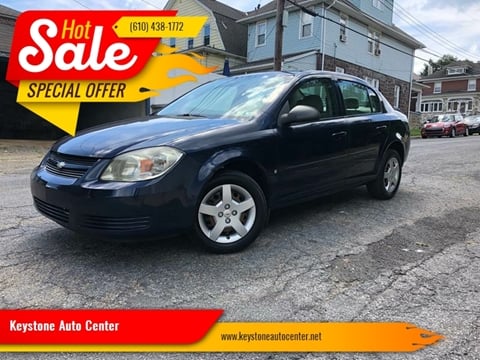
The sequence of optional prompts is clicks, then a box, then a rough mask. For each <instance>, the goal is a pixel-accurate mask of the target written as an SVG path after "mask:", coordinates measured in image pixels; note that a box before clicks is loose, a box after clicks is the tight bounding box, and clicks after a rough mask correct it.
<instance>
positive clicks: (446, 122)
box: [421, 114, 468, 139]
mask: <svg viewBox="0 0 480 360" xmlns="http://www.w3.org/2000/svg"><path fill="white" fill-rule="evenodd" d="M421 134H422V138H423V139H426V138H427V137H432V136H436V137H442V136H450V137H454V136H456V135H463V136H468V126H467V125H466V124H465V123H464V122H463V117H462V115H459V114H443V115H436V116H434V117H433V118H431V119H430V120H428V121H427V122H426V123H425V124H424V125H423V127H422V131H421Z"/></svg>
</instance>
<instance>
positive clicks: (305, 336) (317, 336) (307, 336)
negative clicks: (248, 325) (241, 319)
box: [220, 331, 322, 342]
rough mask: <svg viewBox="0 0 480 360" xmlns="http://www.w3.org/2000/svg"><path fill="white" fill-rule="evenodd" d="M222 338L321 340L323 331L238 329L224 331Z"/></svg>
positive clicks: (248, 340)
mask: <svg viewBox="0 0 480 360" xmlns="http://www.w3.org/2000/svg"><path fill="white" fill-rule="evenodd" d="M220 339H221V340H222V341H227V342H228V341H232V342H255V341H259V342H263V341H305V342H308V341H321V340H322V333H321V332H316V333H304V332H297V333H288V332H286V333H283V332H280V331H279V332H276V333H258V332H253V333H245V332H241V331H238V332H237V333H222V334H220Z"/></svg>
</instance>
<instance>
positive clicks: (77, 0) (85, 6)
mask: <svg viewBox="0 0 480 360" xmlns="http://www.w3.org/2000/svg"><path fill="white" fill-rule="evenodd" d="M73 1H75V2H76V3H77V4H78V5H80V6H82V7H84V8H85V9H88V10H91V9H90V8H89V7H88V6H87V5H84V4H82V3H81V2H80V1H79V0H73Z"/></svg>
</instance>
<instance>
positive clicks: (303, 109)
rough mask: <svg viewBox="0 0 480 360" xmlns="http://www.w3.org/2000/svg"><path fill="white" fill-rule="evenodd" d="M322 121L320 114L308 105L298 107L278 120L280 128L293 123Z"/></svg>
mask: <svg viewBox="0 0 480 360" xmlns="http://www.w3.org/2000/svg"><path fill="white" fill-rule="evenodd" d="M318 119H320V112H319V111H318V110H317V109H315V108H314V107H311V106H307V105H297V106H295V107H294V108H293V109H292V110H290V111H289V112H288V114H283V115H281V116H280V118H279V119H278V124H279V125H280V126H285V125H289V124H293V123H301V122H309V121H315V120H318Z"/></svg>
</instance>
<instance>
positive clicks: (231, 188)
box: [198, 184, 256, 244]
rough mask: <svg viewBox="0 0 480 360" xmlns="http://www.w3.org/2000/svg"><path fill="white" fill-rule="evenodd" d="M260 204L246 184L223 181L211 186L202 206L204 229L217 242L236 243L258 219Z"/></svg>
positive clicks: (204, 232) (199, 221) (200, 212)
mask: <svg viewBox="0 0 480 360" xmlns="http://www.w3.org/2000/svg"><path fill="white" fill-rule="evenodd" d="M255 216H256V205H255V201H254V199H253V197H252V195H251V194H250V193H249V192H248V191H247V190H246V189H245V188H243V187H242V186H240V185H236V184H222V185H218V186H216V187H214V188H213V189H212V190H210V191H209V192H208V193H207V194H206V195H205V196H204V197H203V199H202V201H201V203H200V206H199V208H198V224H199V226H200V229H201V231H202V233H203V234H204V235H205V236H206V237H207V238H209V239H210V240H212V241H214V242H217V243H223V244H228V243H233V242H236V241H238V240H240V239H241V238H243V237H244V236H245V235H247V234H248V233H249V231H250V230H251V229H252V227H253V225H254V223H255Z"/></svg>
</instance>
